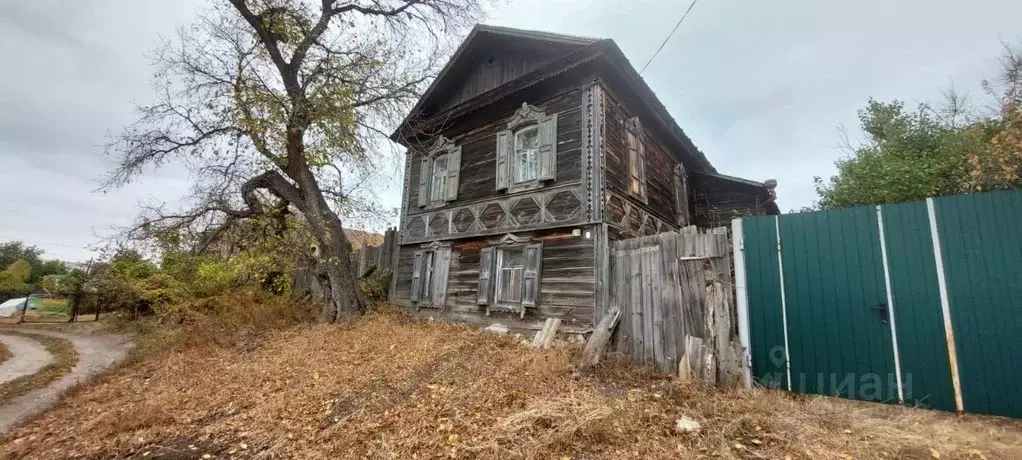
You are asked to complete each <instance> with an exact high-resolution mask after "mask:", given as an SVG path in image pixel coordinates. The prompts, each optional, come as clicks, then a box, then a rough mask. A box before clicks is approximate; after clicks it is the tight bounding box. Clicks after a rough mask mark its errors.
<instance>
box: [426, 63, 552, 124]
mask: <svg viewBox="0 0 1022 460" xmlns="http://www.w3.org/2000/svg"><path fill="white" fill-rule="evenodd" d="M552 59H553V57H552V56H542V55H539V56H537V55H523V54H504V53H499V54H496V53H495V54H488V55H485V56H481V57H480V58H479V60H478V61H477V63H476V65H475V67H473V68H472V70H471V71H469V72H468V74H467V75H466V77H465V80H464V81H463V82H462V86H461V87H460V88H458V89H457V91H456V92H455V93H454V95H453V96H452V97H451V98H450V99H448V100H447V102H445V103H444V104H443V105H442V106H441V107H440V110H441V111H442V110H446V109H449V108H451V107H454V106H456V105H458V104H461V103H462V102H465V101H467V100H469V99H472V98H473V97H476V96H478V95H480V94H483V93H485V92H487V91H489V90H491V89H493V88H496V87H498V86H500V85H502V84H504V83H507V82H509V81H511V80H514V79H515V78H518V77H520V76H522V75H525V74H527V73H529V72H532V71H533V70H536V69H538V68H539V67H541V66H542V65H543V64H546V63H547V62H550V61H551V60H552Z"/></svg>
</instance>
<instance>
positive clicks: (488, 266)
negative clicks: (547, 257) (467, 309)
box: [478, 244, 543, 316]
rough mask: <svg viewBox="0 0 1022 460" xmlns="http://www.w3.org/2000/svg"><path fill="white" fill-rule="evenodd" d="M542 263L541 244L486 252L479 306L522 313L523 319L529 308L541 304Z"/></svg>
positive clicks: (498, 247)
mask: <svg viewBox="0 0 1022 460" xmlns="http://www.w3.org/2000/svg"><path fill="white" fill-rule="evenodd" d="M542 263H543V245H542V244H510V245H508V244H505V245H496V246H491V247H487V248H483V249H482V253H481V256H480V258H479V287H478V289H479V290H478V294H479V295H478V300H479V302H478V303H479V304H480V305H487V306H489V307H495V308H498V309H499V308H503V309H510V310H514V311H519V312H521V314H522V315H523V316H524V315H525V308H526V307H535V306H536V304H537V303H538V300H539V294H540V279H541V276H540V271H541V269H542ZM487 311H489V310H487Z"/></svg>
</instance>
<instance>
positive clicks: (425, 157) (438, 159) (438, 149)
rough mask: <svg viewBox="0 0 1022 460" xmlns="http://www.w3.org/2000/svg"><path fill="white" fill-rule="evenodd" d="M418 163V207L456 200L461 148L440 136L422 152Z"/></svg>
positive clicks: (438, 204)
mask: <svg viewBox="0 0 1022 460" xmlns="http://www.w3.org/2000/svg"><path fill="white" fill-rule="evenodd" d="M420 161H421V164H420V166H419V190H418V192H419V200H418V205H419V207H420V208H424V207H426V206H431V205H432V206H440V205H443V204H444V203H445V202H449V201H454V200H456V199H458V176H459V175H460V173H461V147H460V146H457V145H454V142H451V140H450V139H448V138H446V137H443V136H440V138H439V139H437V141H436V142H435V143H434V144H433V146H432V147H430V148H429V150H427V151H426V152H423V154H422V158H421V160H420Z"/></svg>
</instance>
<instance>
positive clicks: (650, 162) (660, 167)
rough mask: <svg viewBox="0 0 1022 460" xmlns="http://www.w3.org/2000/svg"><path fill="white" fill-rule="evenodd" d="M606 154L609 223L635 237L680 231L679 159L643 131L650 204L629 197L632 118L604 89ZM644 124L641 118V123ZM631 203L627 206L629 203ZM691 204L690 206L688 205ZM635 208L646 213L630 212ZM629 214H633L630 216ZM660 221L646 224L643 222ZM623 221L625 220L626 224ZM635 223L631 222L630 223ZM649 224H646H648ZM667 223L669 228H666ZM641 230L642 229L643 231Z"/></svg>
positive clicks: (607, 215) (648, 200)
mask: <svg viewBox="0 0 1022 460" xmlns="http://www.w3.org/2000/svg"><path fill="white" fill-rule="evenodd" d="M604 99H605V101H606V102H605V104H606V105H605V113H604V155H605V156H606V160H605V164H606V167H605V175H604V177H605V178H606V179H605V180H606V184H605V185H606V188H607V192H608V193H607V195H606V196H607V198H606V200H607V201H606V210H605V215H606V220H607V222H608V223H610V224H611V225H613V226H617V227H619V228H622V229H623V230H626V232H627V233H629V234H631V235H632V236H635V235H653V234H656V233H658V232H659V231H668V230H672V229H675V228H677V225H675V224H674V222H676V219H677V209H678V208H677V205H676V204H675V193H674V167H675V165H677V164H678V160H676V159H675V156H672V155H671V154H669V153H668V151H667V150H666V148H665V147H664V144H663V143H662V142H661V141H660V140H658V139H657V138H655V137H654V136H653V135H652V134H651V133H650V132H649V130H648V129H646V128H645V126H644V128H643V133H642V142H643V143H644V145H645V149H646V156H645V158H646V195H647V202H646V203H643V202H642V200H641V199H639V198H637V197H635V196H632V195H630V194H629V187H630V173H629V169H628V161H629V158H628V133H627V130H626V125H625V123H626V122H627V121H628V119H629V118H631V117H632V114H631V112H629V111H628V108H627V107H625V106H624V105H622V104H621V103H620V102H618V100H617V99H616V98H615V97H614V95H613V94H612V93H611V92H610V91H607V90H606V88H604ZM639 121H640V122H641V121H642V120H641V119H640V120H639ZM626 201H627V204H626V203H625V202H626ZM687 205H688V204H687V203H686V206H687ZM628 206H632V207H635V208H639V209H641V210H643V211H644V213H642V214H641V215H640V213H630V212H628V211H627V209H626V208H627V207H628ZM626 214H629V215H628V216H626ZM647 218H648V219H650V220H653V219H655V220H659V221H660V222H653V223H652V224H651V223H646V222H643V221H642V220H643V219H647ZM621 221H624V223H622V222H621ZM629 221H631V222H629ZM644 224H645V225H644ZM665 224H666V225H665ZM640 228H641V230H640Z"/></svg>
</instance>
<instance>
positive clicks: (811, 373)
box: [733, 191, 1022, 417]
mask: <svg viewBox="0 0 1022 460" xmlns="http://www.w3.org/2000/svg"><path fill="white" fill-rule="evenodd" d="M733 226H734V237H735V271H736V284H737V291H738V292H737V294H738V309H739V328H740V332H741V334H740V335H741V337H742V340H743V345H744V346H745V348H746V350H747V359H748V361H749V368H748V369H747V376H746V383H747V384H748V385H751V384H752V383H753V382H755V383H758V384H761V385H765V386H769V387H776V388H782V389H787V390H790V391H797V392H802V393H813V394H823V395H832V396H841V397H846V398H852V399H862V400H870V401H880V402H891V403H903V404H906V405H915V406H921V407H929V408H935V409H942V410H957V411H960V412H961V411H968V412H975V413H985V414H994V415H1005V416H1011V417H1022V397H1020V396H1019V394H1020V392H1022V383H1019V382H1022V191H1003V192H991V193H983V194H974V195H964V196H951V197H940V198H932V199H928V200H926V201H920V202H913V203H902V204H893V205H883V206H868V207H858V208H848V209H838V210H831V211H820V212H811V213H799V214H786V215H781V216H762V217H751V218H744V219H737V220H735V221H734V222H733Z"/></svg>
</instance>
